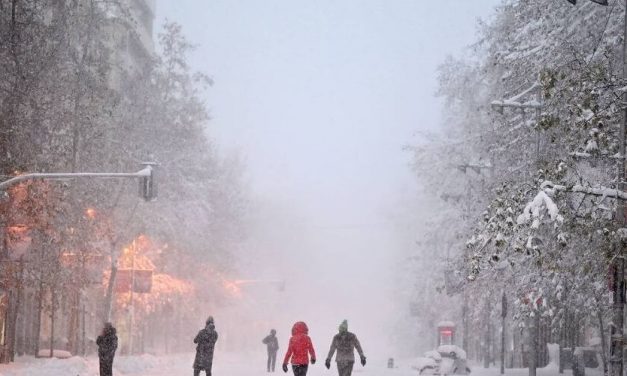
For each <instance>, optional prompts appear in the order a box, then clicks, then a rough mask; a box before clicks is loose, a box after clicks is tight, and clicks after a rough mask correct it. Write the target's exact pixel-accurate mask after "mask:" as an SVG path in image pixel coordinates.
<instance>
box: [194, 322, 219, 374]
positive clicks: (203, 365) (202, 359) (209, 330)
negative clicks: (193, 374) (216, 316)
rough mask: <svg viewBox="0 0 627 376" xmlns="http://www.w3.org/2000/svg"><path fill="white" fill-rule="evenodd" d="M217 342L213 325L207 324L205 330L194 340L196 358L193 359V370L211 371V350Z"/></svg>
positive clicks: (216, 334) (216, 333)
mask: <svg viewBox="0 0 627 376" xmlns="http://www.w3.org/2000/svg"><path fill="white" fill-rule="evenodd" d="M217 341H218V332H216V330H215V326H214V325H213V323H211V322H208V324H207V326H206V327H205V329H202V330H201V331H199V332H198V334H197V335H196V338H194V343H196V344H197V346H196V358H195V359H194V368H196V369H205V370H211V365H212V363H213V350H214V348H215V345H216V342H217Z"/></svg>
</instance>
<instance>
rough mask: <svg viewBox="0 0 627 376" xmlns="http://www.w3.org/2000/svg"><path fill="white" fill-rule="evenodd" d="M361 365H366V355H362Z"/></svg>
mask: <svg viewBox="0 0 627 376" xmlns="http://www.w3.org/2000/svg"><path fill="white" fill-rule="evenodd" d="M361 365H362V366H365V365H366V357H365V356H362V357H361Z"/></svg>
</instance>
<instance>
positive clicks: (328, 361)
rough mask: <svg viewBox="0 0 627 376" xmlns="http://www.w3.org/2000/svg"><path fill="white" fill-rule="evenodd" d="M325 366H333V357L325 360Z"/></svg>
mask: <svg viewBox="0 0 627 376" xmlns="http://www.w3.org/2000/svg"><path fill="white" fill-rule="evenodd" d="M324 366H325V367H327V369H329V368H331V359H327V360H325V361H324Z"/></svg>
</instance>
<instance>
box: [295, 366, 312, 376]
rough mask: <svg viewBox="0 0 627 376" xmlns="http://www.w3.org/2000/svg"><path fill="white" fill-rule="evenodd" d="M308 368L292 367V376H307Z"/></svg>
mask: <svg viewBox="0 0 627 376" xmlns="http://www.w3.org/2000/svg"><path fill="white" fill-rule="evenodd" d="M308 367H309V366H308V365H307V364H298V365H293V366H292V370H293V371H294V376H307V368H308Z"/></svg>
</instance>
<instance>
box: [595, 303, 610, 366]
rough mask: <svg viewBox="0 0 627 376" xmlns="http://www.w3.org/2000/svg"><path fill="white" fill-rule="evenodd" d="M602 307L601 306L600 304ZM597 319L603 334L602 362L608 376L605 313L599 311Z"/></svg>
mask: <svg viewBox="0 0 627 376" xmlns="http://www.w3.org/2000/svg"><path fill="white" fill-rule="evenodd" d="M599 307H600V304H599ZM597 319H598V320H599V332H600V333H601V360H602V361H603V375H605V376H607V375H608V372H609V369H608V365H607V352H606V351H607V339H606V337H605V335H606V334H605V328H604V326H603V312H602V311H601V310H598V311H597Z"/></svg>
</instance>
